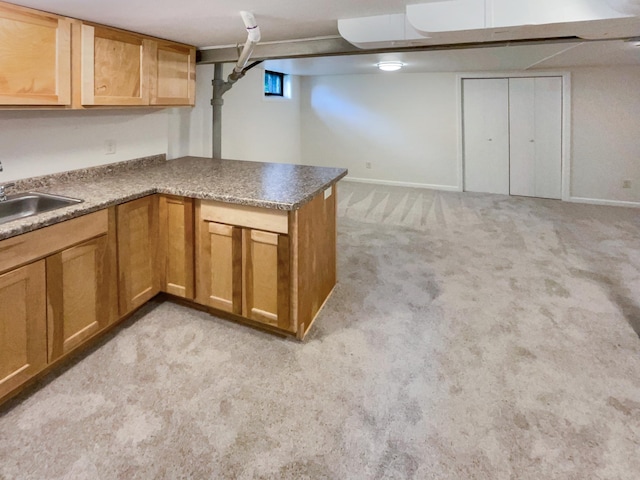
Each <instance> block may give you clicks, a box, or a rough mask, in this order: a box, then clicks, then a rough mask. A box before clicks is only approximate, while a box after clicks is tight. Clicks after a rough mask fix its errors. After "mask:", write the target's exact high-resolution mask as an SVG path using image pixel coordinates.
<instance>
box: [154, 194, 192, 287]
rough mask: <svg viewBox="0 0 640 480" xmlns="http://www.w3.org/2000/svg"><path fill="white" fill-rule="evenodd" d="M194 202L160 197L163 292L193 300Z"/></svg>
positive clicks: (165, 196) (187, 199)
mask: <svg viewBox="0 0 640 480" xmlns="http://www.w3.org/2000/svg"><path fill="white" fill-rule="evenodd" d="M193 229H194V223H193V199H191V198H182V197H173V196H168V195H163V196H161V197H160V242H161V243H160V254H159V256H160V259H161V265H162V264H164V265H163V266H162V270H163V271H164V278H163V281H162V283H163V289H164V291H165V292H167V293H170V294H172V295H176V296H178V297H183V298H188V299H191V300H193V298H194V296H195V292H194V281H195V278H194V271H193V270H194V241H195V239H194V232H193Z"/></svg>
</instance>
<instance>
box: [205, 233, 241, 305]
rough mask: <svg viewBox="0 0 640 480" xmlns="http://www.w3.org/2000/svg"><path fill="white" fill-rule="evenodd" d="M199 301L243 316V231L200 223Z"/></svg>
mask: <svg viewBox="0 0 640 480" xmlns="http://www.w3.org/2000/svg"><path fill="white" fill-rule="evenodd" d="M198 257H199V259H198V281H197V295H196V300H197V301H198V302H199V303H201V304H203V305H209V306H210V307H213V308H217V309H220V310H224V311H225V312H231V313H235V314H237V315H240V314H242V229H241V228H238V227H233V226H231V225H224V224H221V223H215V222H207V221H202V222H200V241H199V250H198Z"/></svg>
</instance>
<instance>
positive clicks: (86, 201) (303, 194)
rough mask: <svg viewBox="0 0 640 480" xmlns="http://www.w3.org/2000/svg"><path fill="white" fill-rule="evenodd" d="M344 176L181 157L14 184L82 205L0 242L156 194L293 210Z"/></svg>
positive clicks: (12, 228)
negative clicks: (80, 201) (72, 200)
mask: <svg viewBox="0 0 640 480" xmlns="http://www.w3.org/2000/svg"><path fill="white" fill-rule="evenodd" d="M346 174H347V170H346V169H344V168H326V167H311V166H306V165H291V164H282V163H262V162H248V161H239V160H218V159H211V158H200V157H182V158H179V159H176V160H169V161H166V160H165V156H164V155H158V156H154V157H147V158H143V159H138V160H133V161H131V162H121V163H119V164H115V165H106V166H100V167H95V168H89V169H84V170H77V171H72V172H65V173H62V174H54V175H49V176H45V177H38V178H35V179H25V180H20V181H17V182H16V184H17V185H16V187H15V189H12V190H10V192H9V193H15V192H19V191H38V192H45V193H53V194H56V195H64V196H68V197H73V198H79V199H82V200H83V202H82V203H79V204H75V205H71V206H68V207H64V208H60V209H58V210H52V211H50V212H45V213H41V214H38V215H33V216H31V217H26V218H22V219H19V220H14V221H12V222H7V223H4V224H0V240H2V239H5V238H9V237H12V236H15V235H19V234H21V233H26V232H29V231H32V230H36V229H38V228H42V227H45V226H48V225H52V224H54V223H58V222H61V221H64V220H69V219H71V218H75V217H79V216H81V215H85V214H87V213H91V212H94V211H97V210H100V209H103V208H106V207H109V206H111V205H117V204H119V203H124V202H127V201H130V200H134V199H136V198H140V197H144V196H146V195H151V194H154V193H165V194H169V195H178V196H183V197H191V198H200V199H210V200H219V201H222V202H228V203H235V204H239V205H250V206H255V207H264V208H273V209H278V210H296V209H298V208H300V207H301V206H302V205H304V204H305V203H306V202H308V201H309V200H311V199H312V198H313V197H315V196H316V195H317V194H318V193H320V192H321V191H323V190H324V189H326V188H328V187H329V186H330V185H333V184H334V183H336V182H337V181H338V180H340V179H341V178H342V177H344V176H345V175H346Z"/></svg>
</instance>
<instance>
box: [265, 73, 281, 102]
mask: <svg viewBox="0 0 640 480" xmlns="http://www.w3.org/2000/svg"><path fill="white" fill-rule="evenodd" d="M264 95H265V96H266V97H284V96H285V95H284V73H279V72H272V71H270V70H265V71H264Z"/></svg>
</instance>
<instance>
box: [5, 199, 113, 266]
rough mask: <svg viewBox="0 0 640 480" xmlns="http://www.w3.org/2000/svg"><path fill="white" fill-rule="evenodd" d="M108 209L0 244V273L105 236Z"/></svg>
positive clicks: (107, 223)
mask: <svg viewBox="0 0 640 480" xmlns="http://www.w3.org/2000/svg"><path fill="white" fill-rule="evenodd" d="M108 227H109V215H108V211H107V209H105V210H100V211H99V212H95V213H90V214H89V215H84V216H82V217H78V218H74V219H73V220H67V221H66V222H61V223H58V224H56V225H52V226H50V227H45V228H41V229H39V230H34V231H33V232H29V233H25V234H22V235H18V236H15V237H12V238H8V239H6V240H2V241H0V272H4V271H7V270H10V269H12V268H16V267H18V266H20V265H24V264H26V263H30V262H33V261H35V260H38V259H40V258H43V257H46V256H48V255H51V254H53V253H56V252H59V251H60V250H63V249H65V248H68V247H69V246H72V245H74V244H77V243H80V242H83V241H85V240H89V239H90V238H94V237H97V236H98V235H102V234H104V233H106V232H107V230H108Z"/></svg>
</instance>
